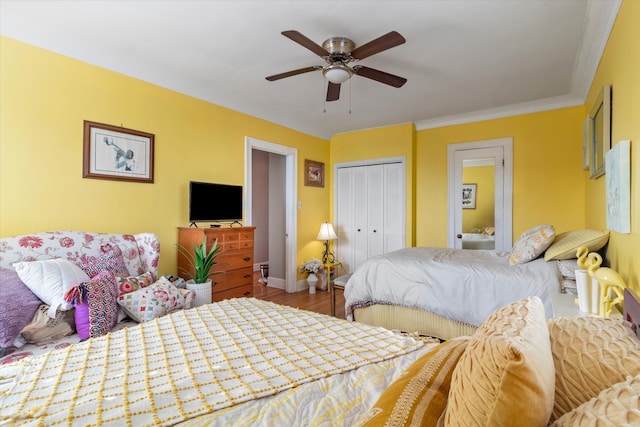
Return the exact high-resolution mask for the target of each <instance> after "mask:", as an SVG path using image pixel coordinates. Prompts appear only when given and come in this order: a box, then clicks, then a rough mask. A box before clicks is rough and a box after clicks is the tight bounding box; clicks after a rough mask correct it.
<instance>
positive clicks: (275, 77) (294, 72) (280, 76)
mask: <svg viewBox="0 0 640 427" xmlns="http://www.w3.org/2000/svg"><path fill="white" fill-rule="evenodd" d="M320 69H322V67H320V66H315V67H305V68H299V69H297V70H291V71H287V72H286V73H280V74H274V75H273V76H269V77H265V79H267V80H269V81H270V82H272V81H275V80H280V79H284V78H285V77H292V76H297V75H298V74H304V73H309V72H311V71H316V70H320Z"/></svg>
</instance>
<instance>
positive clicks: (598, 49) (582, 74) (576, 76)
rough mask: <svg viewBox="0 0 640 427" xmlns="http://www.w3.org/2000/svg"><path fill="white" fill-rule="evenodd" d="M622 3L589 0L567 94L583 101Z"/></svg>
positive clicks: (612, 0) (617, 1)
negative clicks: (569, 89) (569, 92)
mask: <svg viewBox="0 0 640 427" xmlns="http://www.w3.org/2000/svg"><path fill="white" fill-rule="evenodd" d="M621 4H622V0H608V1H602V0H589V2H588V3H587V13H586V14H585V18H584V27H583V37H582V40H581V43H580V46H579V48H578V53H577V55H576V61H575V65H574V69H573V76H572V79H571V94H572V95H573V96H576V97H578V98H580V99H582V102H583V103H584V101H585V100H586V98H587V95H588V93H589V89H590V88H591V84H592V83H593V78H594V77H595V75H596V71H597V70H598V66H599V65H600V59H601V58H602V53H603V52H604V48H605V47H606V45H607V41H608V40H609V35H610V34H611V30H612V29H613V24H614V23H615V21H616V16H618V11H619V10H620V5H621Z"/></svg>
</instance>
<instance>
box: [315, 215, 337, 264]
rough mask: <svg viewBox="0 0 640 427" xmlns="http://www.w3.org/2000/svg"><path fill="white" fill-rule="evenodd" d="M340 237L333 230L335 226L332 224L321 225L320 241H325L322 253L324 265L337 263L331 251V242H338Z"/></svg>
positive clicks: (324, 223)
mask: <svg viewBox="0 0 640 427" xmlns="http://www.w3.org/2000/svg"><path fill="white" fill-rule="evenodd" d="M337 238H338V236H337V235H336V232H335V231H334V230H333V225H331V223H330V222H323V223H322V224H320V232H319V233H318V240H324V252H323V253H322V263H323V264H327V263H329V262H335V261H336V257H335V256H334V255H333V253H332V252H331V250H329V240H336V239H337Z"/></svg>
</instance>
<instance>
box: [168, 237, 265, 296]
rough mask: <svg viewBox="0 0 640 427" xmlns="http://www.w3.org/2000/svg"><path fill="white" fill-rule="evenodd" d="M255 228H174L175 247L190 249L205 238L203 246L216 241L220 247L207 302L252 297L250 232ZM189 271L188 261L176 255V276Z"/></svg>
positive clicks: (251, 240)
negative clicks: (176, 230)
mask: <svg viewBox="0 0 640 427" xmlns="http://www.w3.org/2000/svg"><path fill="white" fill-rule="evenodd" d="M254 230H255V227H220V228H189V227H179V228H178V244H179V245H182V246H183V247H185V248H187V249H188V250H190V249H191V248H193V246H194V245H198V244H200V243H202V238H203V236H204V235H206V236H207V247H208V248H210V247H211V245H212V244H213V242H215V240H216V239H218V245H219V246H220V247H221V249H220V252H219V255H218V256H217V257H216V259H215V262H216V265H215V267H213V270H212V271H215V272H220V273H217V274H214V275H212V276H211V281H212V288H211V300H212V301H221V300H223V299H227V298H235V297H250V296H253V232H254ZM182 269H186V270H191V267H190V265H189V262H188V261H187V260H186V259H185V258H184V256H182V255H181V254H180V253H178V275H179V276H180V277H182V278H184V279H188V277H185V274H184V273H183V272H182Z"/></svg>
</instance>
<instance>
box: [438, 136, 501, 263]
mask: <svg viewBox="0 0 640 427" xmlns="http://www.w3.org/2000/svg"><path fill="white" fill-rule="evenodd" d="M481 148H502V151H503V155H504V167H503V178H504V179H503V187H502V209H501V211H502V215H497V220H496V224H495V227H496V229H498V227H500V228H501V229H502V230H503V232H502V238H501V239H500V241H498V240H496V249H497V250H503V251H508V250H511V246H512V243H513V138H500V139H489V140H484V141H476V142H464V143H459V144H448V145H447V181H448V188H449V191H448V193H449V220H448V230H447V231H448V237H447V241H448V246H449V247H450V248H454V247H455V239H456V233H457V231H456V229H455V226H456V223H455V218H456V213H457V209H458V208H460V210H462V205H461V203H456V201H457V199H458V195H459V194H461V191H458V189H457V188H456V166H455V153H456V151H462V150H475V149H481ZM498 167H500V165H497V164H496V170H497V168H498ZM496 212H497V210H496ZM496 234H497V233H496ZM498 237H499V236H498V235H496V238H498Z"/></svg>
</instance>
